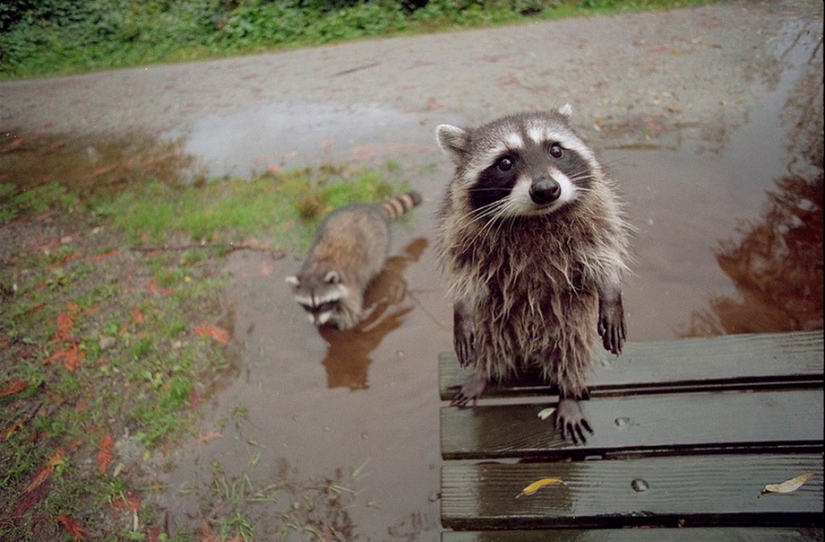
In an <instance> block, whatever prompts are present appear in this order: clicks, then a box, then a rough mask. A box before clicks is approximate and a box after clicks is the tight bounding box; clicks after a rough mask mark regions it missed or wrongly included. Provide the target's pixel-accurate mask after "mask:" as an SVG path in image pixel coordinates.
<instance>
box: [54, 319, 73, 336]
mask: <svg viewBox="0 0 825 542" xmlns="http://www.w3.org/2000/svg"><path fill="white" fill-rule="evenodd" d="M73 325H74V315H73V314H72V313H70V312H61V313H60V314H58V315H57V331H55V332H54V338H55V339H56V340H58V341H63V340H66V339H71V337H72V326H73Z"/></svg>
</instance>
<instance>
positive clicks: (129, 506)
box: [112, 495, 140, 514]
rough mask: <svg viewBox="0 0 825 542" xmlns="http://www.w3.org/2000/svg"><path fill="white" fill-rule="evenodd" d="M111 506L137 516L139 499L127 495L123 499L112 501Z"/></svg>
mask: <svg viewBox="0 0 825 542" xmlns="http://www.w3.org/2000/svg"><path fill="white" fill-rule="evenodd" d="M112 506H114V507H115V508H123V509H125V510H129V511H130V512H134V513H135V514H137V513H138V512H140V498H139V497H135V496H134V495H129V496H128V497H126V498H125V499H117V500H115V501H113V502H112Z"/></svg>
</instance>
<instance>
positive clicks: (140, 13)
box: [0, 0, 708, 78]
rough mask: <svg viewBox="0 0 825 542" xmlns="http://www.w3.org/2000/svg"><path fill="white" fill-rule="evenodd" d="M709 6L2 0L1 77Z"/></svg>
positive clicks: (465, 0)
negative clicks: (529, 19)
mask: <svg viewBox="0 0 825 542" xmlns="http://www.w3.org/2000/svg"><path fill="white" fill-rule="evenodd" d="M707 1H708V0H634V1H630V2H627V1H625V0H187V1H174V0H145V1H144V0H5V1H3V2H0V77H6V78H8V77H21V76H32V75H44V74H51V73H73V72H83V71H89V70H96V69H105V68H116V67H122V66H133V65H139V64H146V63H153V62H163V61H172V60H189V59H195V58H205V57H215V56H222V55H227V54H235V53H245V52H254V51H261V50H268V49H272V48H279V47H288V46H295V45H313V44H320V43H329V42H335V41H343V40H350V39H358V38H366V37H374V36H382V35H387V34H392V33H397V32H416V31H417V32H421V31H427V30H431V29H433V28H445V27H455V26H477V25H482V24H496V23H502V22H510V21H517V20H520V19H521V18H522V17H524V16H527V15H529V16H538V17H548V18H549V17H558V16H569V15H575V14H586V13H592V12H603V11H627V10H632V9H649V8H656V7H672V6H675V5H681V4H691V3H705V2H707Z"/></svg>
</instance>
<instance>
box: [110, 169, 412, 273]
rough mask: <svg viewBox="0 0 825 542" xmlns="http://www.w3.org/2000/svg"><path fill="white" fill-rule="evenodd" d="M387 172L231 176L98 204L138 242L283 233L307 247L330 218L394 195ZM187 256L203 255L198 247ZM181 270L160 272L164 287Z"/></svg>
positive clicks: (156, 186)
mask: <svg viewBox="0 0 825 542" xmlns="http://www.w3.org/2000/svg"><path fill="white" fill-rule="evenodd" d="M393 177H397V172H396V171H395V169H394V168H390V167H388V168H386V171H376V170H354V169H349V168H332V167H324V168H319V169H318V170H308V169H305V170H296V171H290V172H287V173H283V174H278V175H262V176H258V177H256V178H254V179H252V180H245V179H224V180H214V181H206V182H203V183H197V184H192V185H169V184H165V183H161V182H159V181H155V182H150V183H148V184H146V185H145V186H143V187H140V188H136V189H135V190H130V191H128V192H124V193H123V194H121V195H118V196H116V197H114V198H112V199H111V200H109V201H106V202H104V203H101V204H100V205H98V206H96V208H95V212H96V214H98V215H100V216H107V217H111V219H112V220H113V222H114V224H115V225H116V226H117V227H118V228H121V229H122V230H123V231H124V232H126V234H127V236H128V238H129V240H130V242H132V243H135V244H151V243H159V242H161V241H162V240H163V239H165V238H168V237H169V236H176V235H183V236H186V237H188V238H191V239H192V240H195V241H202V242H217V241H220V242H230V241H242V240H244V239H247V238H249V237H251V236H255V235H259V234H261V233H263V234H269V235H272V234H275V235H276V236H277V237H278V239H279V240H280V242H281V243H282V244H283V246H284V247H285V248H288V249H301V248H306V246H308V244H309V243H310V241H311V239H312V234H313V232H314V231H315V228H316V227H317V225H318V221H319V219H320V218H321V217H323V215H325V214H326V213H328V212H329V211H331V210H332V209H335V208H336V207H339V206H341V205H344V204H346V203H349V202H352V201H368V202H375V201H380V200H383V199H386V198H388V197H390V196H391V195H392V194H393V193H394V192H396V191H397V188H396V187H397V186H400V183H398V182H393V181H392V180H391V179H392V178H393ZM186 258H189V259H192V258H197V256H195V255H194V254H193V253H192V252H191V251H190V252H189V253H188V254H187V255H186ZM181 279H182V276H180V273H178V272H177V271H174V270H173V271H168V270H160V272H159V276H158V281H159V283H161V284H163V285H167V284H172V283H174V282H175V281H176V280H181Z"/></svg>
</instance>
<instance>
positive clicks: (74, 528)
mask: <svg viewBox="0 0 825 542" xmlns="http://www.w3.org/2000/svg"><path fill="white" fill-rule="evenodd" d="M54 519H55V521H57V522H58V523H59V524H61V525H62V526H63V528H64V529H66V532H68V533H69V534H70V535H71V536H72V540H75V542H77V541H80V540H86V528H85V527H84V526H83V523H81V522H80V521H78V520H76V519H72V518H70V517H68V516H63V515H60V516H55V517H54Z"/></svg>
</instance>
